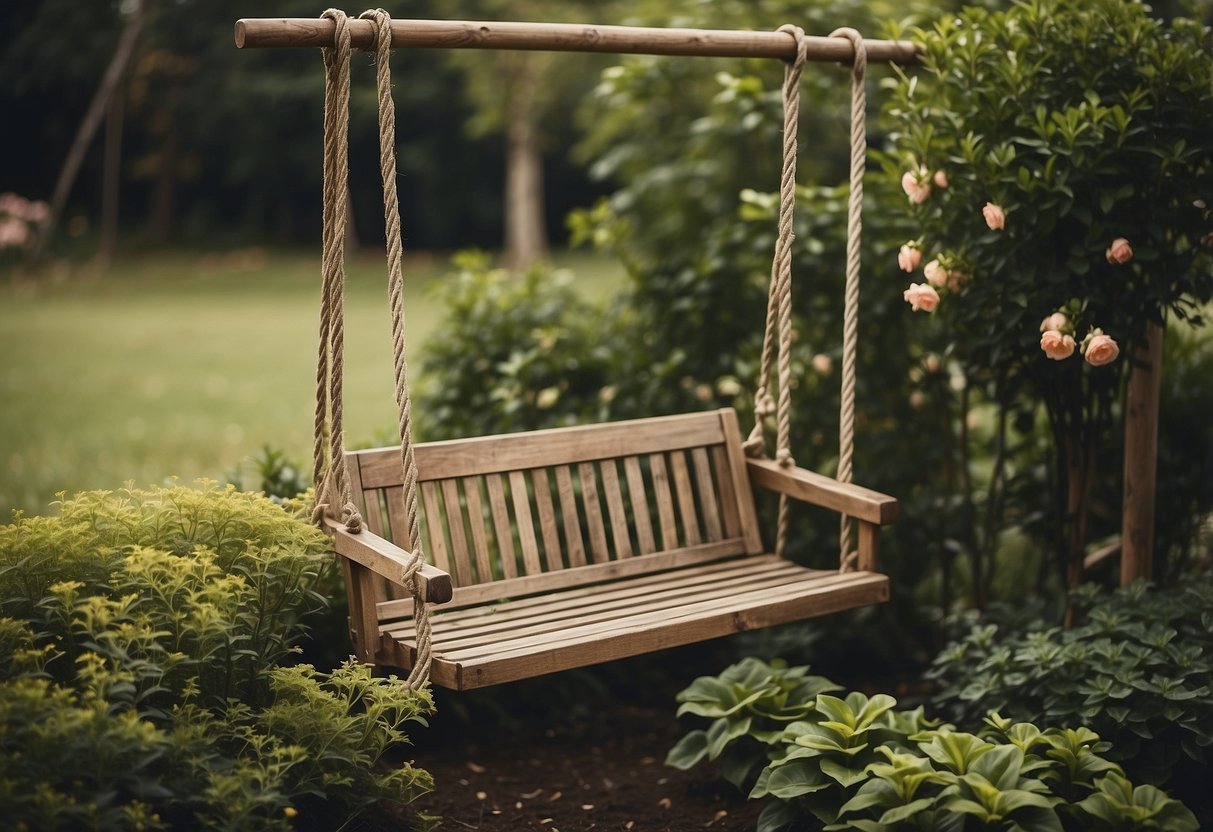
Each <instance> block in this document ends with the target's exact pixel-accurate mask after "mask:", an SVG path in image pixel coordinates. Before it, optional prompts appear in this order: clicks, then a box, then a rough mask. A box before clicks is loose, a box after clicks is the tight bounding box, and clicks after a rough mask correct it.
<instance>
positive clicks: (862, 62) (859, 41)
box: [830, 26, 868, 81]
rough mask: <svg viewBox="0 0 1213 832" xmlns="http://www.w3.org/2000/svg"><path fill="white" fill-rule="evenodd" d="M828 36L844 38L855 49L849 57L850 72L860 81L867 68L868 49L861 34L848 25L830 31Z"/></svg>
mask: <svg viewBox="0 0 1213 832" xmlns="http://www.w3.org/2000/svg"><path fill="white" fill-rule="evenodd" d="M830 37H832V38H845V39H847V40H849V41H850V42H851V46H852V47H853V48H854V50H855V57H853V58H852V59H851V67H852V72H853V74H854V76H855V79H856V80H858V81H862V80H863V76H864V72H865V71H866V70H867V68H868V50H867V47H866V46H865V45H864V42H863V35H861V34H860V33H859V32H858V31H856V30H855V29H852V28H851V27H849V26H843V27H842V28H840V29H835V30H834V31H833V32H830Z"/></svg>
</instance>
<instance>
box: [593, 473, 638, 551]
mask: <svg viewBox="0 0 1213 832" xmlns="http://www.w3.org/2000/svg"><path fill="white" fill-rule="evenodd" d="M598 470H599V471H601V472H602V491H603V494H604V495H605V496H606V503H607V516H608V517H610V519H611V540H612V541H614V543H615V557H617V558H630V557H631V556H632V540H631V537H630V536H629V535H628V515H627V512H626V511H625V510H624V508H623V490H622V489H621V488H620V485H619V471H618V469H617V468H616V467H615V460H613V459H606V460H603V461H602V462H600V463H598Z"/></svg>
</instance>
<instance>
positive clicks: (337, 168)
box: [312, 9, 362, 534]
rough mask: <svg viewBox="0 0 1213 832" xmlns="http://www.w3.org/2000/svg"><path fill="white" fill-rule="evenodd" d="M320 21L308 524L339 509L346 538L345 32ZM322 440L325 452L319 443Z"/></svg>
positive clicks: (352, 520) (356, 519) (350, 524)
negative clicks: (320, 176)
mask: <svg viewBox="0 0 1213 832" xmlns="http://www.w3.org/2000/svg"><path fill="white" fill-rule="evenodd" d="M321 16H322V17H325V18H329V19H331V20H332V21H333V22H334V23H335V24H336V26H337V33H336V37H335V46H333V47H332V48H325V49H323V50H322V54H323V57H324V69H325V73H324V191H323V195H324V231H323V234H322V252H323V253H322V255H321V272H322V274H323V284H324V285H323V289H322V297H321V304H320V345H319V348H318V358H317V361H316V412H315V422H314V425H313V427H314V431H315V433H314V438H313V444H312V475H313V479H314V481H315V483H316V505H315V508H314V509H313V512H312V519H313V521H315V522H316V523H320V522H322V520H323V518H324V516H325V515H326V514H330V513H331V512H332V511H333V507H334V506H335V505H339V506H340V511H341V519H342V521H343V522H344V523H345V527H346V529H347V530H349V531H350V532H351V533H352V534H358V533H359V532H361V531H362V516H361V515H360V514H359V513H358V508H357V506H356V505H355V504H354V499H353V496H352V494H351V492H350V484H349V478H348V476H347V473H346V469H345V447H344V446H345V428H344V418H345V413H344V405H343V396H344V389H343V375H344V370H345V367H344V362H345V323H344V313H345V310H344V303H345V301H344V295H345V217H346V180H347V178H348V176H349V107H350V31H349V20H348V19H347V18H346V15H345V13H344V12H342V11H340V10H338V9H329V10H327V11H326V12H325V13H324V14H323V15H321ZM326 438H327V439H328V442H327V447H326V443H325V439H326Z"/></svg>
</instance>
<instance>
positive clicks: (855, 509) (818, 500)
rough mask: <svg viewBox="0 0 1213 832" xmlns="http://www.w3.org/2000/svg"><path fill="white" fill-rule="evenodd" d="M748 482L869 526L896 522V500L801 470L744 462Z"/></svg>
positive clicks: (764, 462) (770, 462) (766, 461)
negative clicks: (867, 523) (747, 473)
mask: <svg viewBox="0 0 1213 832" xmlns="http://www.w3.org/2000/svg"><path fill="white" fill-rule="evenodd" d="M746 468H747V469H748V470H749V474H750V481H751V482H752V483H753V484H754V485H756V486H760V487H762V488H767V489H770V490H771V491H777V492H779V493H780V494H787V495H788V496H789V497H794V498H795V499H797V500H803V501H804V502H806V503H812V504H813V505H818V506H822V507H824V508H828V509H833V510H834V511H837V512H839V513H840V514H846V515H848V516H850V517H855V518H857V519H859V520H866V521H867V522H869V523H877V524H880V525H885V524H888V523H892V522H893V521H895V520H896V519H897V500H896V499H895V498H893V497H890V496H889V495H887V494H881V493H880V492H878V491H872V490H871V489H869V488H864V487H863V486H859V485H852V484H850V483H842V482H839V481H838V480H835V479H831V478H830V477H825V476H822V475H821V474H816V473H814V472H812V471H808V470H805V469H804V468H782V467H780V465H779V463H778V462H775V461H774V460H771V459H747V460H746Z"/></svg>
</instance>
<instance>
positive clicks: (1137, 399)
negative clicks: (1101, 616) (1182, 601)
mask: <svg viewBox="0 0 1213 832" xmlns="http://www.w3.org/2000/svg"><path fill="white" fill-rule="evenodd" d="M1163 334H1164V331H1163V328H1162V327H1160V326H1158V325H1157V324H1150V326H1149V328H1148V329H1147V330H1146V339H1147V341H1146V348H1145V349H1144V350H1140V351H1138V354H1137V357H1138V358H1139V359H1140V360H1141V363H1140V364H1134V365H1133V368H1132V369H1131V370H1130V371H1129V385H1128V390H1127V391H1126V394H1125V483H1124V513H1123V514H1122V516H1121V534H1120V540H1121V554H1120V583H1121V586H1124V585H1126V584H1131V583H1133V581H1135V580H1137V579H1138V578H1145V579H1146V580H1149V579H1150V578H1152V577H1153V570H1154V496H1155V486H1156V484H1157V476H1158V398H1159V394H1160V392H1161V390H1162V343H1163Z"/></svg>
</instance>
